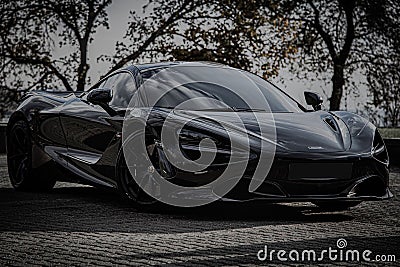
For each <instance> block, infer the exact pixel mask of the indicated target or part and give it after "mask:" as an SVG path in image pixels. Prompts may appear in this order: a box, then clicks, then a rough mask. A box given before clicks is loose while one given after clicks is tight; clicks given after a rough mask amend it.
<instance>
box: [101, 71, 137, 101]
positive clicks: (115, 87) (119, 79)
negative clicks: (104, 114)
mask: <svg viewBox="0 0 400 267" xmlns="http://www.w3.org/2000/svg"><path fill="white" fill-rule="evenodd" d="M104 88H108V89H111V90H112V91H113V98H112V100H111V102H110V106H113V107H116V108H126V107H127V106H128V105H129V102H130V100H131V98H132V96H133V94H134V93H135V91H136V85H135V81H134V79H133V77H132V76H131V75H130V74H129V73H126V72H122V73H118V74H115V75H113V76H111V77H109V78H108V79H107V82H106V83H105V84H104Z"/></svg>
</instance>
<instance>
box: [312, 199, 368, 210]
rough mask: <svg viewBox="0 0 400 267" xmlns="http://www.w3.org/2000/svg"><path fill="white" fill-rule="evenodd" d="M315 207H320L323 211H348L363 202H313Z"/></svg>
mask: <svg viewBox="0 0 400 267" xmlns="http://www.w3.org/2000/svg"><path fill="white" fill-rule="evenodd" d="M312 203H313V204H314V205H316V206H318V207H319V208H321V209H322V210H327V211H343V210H348V209H350V208H352V207H355V206H357V205H358V204H360V203H361V201H334V200H333V201H331V200H326V201H313V202H312Z"/></svg>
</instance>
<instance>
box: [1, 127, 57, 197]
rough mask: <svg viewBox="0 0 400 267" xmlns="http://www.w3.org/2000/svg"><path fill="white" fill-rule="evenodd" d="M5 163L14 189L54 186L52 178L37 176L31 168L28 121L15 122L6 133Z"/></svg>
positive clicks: (23, 189)
mask: <svg viewBox="0 0 400 267" xmlns="http://www.w3.org/2000/svg"><path fill="white" fill-rule="evenodd" d="M7 165H8V173H9V176H10V182H11V184H12V186H13V187H14V188H15V189H16V190H20V191H47V190H50V189H51V188H53V187H54V184H55V180H54V179H52V178H50V177H45V176H39V175H38V173H36V172H35V171H34V170H33V169H32V139H31V135H30V130H29V126H28V123H27V122H25V121H23V120H20V121H17V122H15V123H14V124H13V125H12V127H11V130H10V132H9V134H8V138H7Z"/></svg>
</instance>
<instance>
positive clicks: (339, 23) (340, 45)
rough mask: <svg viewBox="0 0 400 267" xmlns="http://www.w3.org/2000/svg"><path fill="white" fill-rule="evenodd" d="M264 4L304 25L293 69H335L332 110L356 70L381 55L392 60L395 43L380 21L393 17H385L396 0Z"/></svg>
mask: <svg viewBox="0 0 400 267" xmlns="http://www.w3.org/2000/svg"><path fill="white" fill-rule="evenodd" d="M263 3H264V6H266V7H268V8H269V9H270V10H272V11H273V12H275V13H276V14H277V16H278V17H279V16H280V17H282V18H286V19H288V20H289V21H291V22H292V23H295V22H297V23H298V26H299V27H298V29H297V30H298V34H297V36H298V37H299V38H298V43H297V45H298V48H299V52H300V53H299V57H298V58H297V60H296V61H295V63H296V64H294V65H292V70H293V71H295V72H297V73H299V74H304V73H326V72H330V73H332V76H331V77H332V79H331V80H332V93H331V97H330V99H329V100H330V109H331V110H338V109H339V108H340V103H341V100H342V96H343V91H344V89H345V87H346V85H348V82H349V78H350V77H351V75H352V74H353V72H354V71H358V70H363V69H365V68H366V65H368V64H373V63H374V62H375V61H374V59H376V58H387V56H386V55H387V51H388V49H390V47H388V46H387V42H386V38H385V36H384V35H383V34H382V32H381V31H379V30H378V29H377V27H376V25H374V23H375V22H374V21H376V20H379V21H380V23H381V26H382V24H384V25H387V23H388V22H389V21H390V20H388V19H387V18H386V19H385V18H384V16H385V15H386V13H385V11H387V10H389V9H391V8H393V6H397V7H398V6H399V3H398V2H396V1H392V0H382V1H375V0H334V1H329V0H322V1H314V0H302V1H279V2H275V1H269V0H267V1H263ZM378 11H380V12H378ZM299 69H301V70H302V71H300V72H299ZM304 71H305V72H304ZM364 74H365V72H364Z"/></svg>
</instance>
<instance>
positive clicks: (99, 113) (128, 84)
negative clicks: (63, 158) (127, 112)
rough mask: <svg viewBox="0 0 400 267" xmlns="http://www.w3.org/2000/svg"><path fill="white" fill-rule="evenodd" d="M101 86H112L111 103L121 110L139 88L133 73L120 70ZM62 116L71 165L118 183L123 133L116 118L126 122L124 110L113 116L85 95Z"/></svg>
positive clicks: (90, 176) (87, 175)
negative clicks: (117, 159) (117, 167)
mask: <svg viewBox="0 0 400 267" xmlns="http://www.w3.org/2000/svg"><path fill="white" fill-rule="evenodd" d="M100 86H101V87H102V88H108V89H112V91H113V98H112V100H111V102H110V103H109V105H110V107H112V108H113V109H115V110H119V111H123V110H124V108H126V106H127V104H128V103H129V100H130V95H129V94H130V92H133V91H134V90H135V89H136V87H135V83H134V79H133V77H132V75H131V74H130V73H129V72H120V73H116V74H114V75H112V76H110V77H109V78H107V79H106V80H104V82H102V83H101V84H100V85H99V88H100ZM60 117H61V122H62V125H63V128H64V132H65V135H66V141H67V147H68V155H69V160H70V162H69V164H70V166H71V168H73V169H74V170H75V171H77V172H81V173H79V174H80V175H81V176H83V177H85V178H87V179H88V180H92V181H94V182H97V183H99V182H100V181H101V182H105V183H107V184H108V185H112V186H115V185H116V181H115V177H114V176H115V164H116V158H117V155H118V151H119V147H120V146H119V142H120V136H121V134H120V129H119V128H118V127H116V121H117V122H118V121H119V122H120V123H121V124H122V121H123V113H120V115H115V116H110V114H108V113H107V112H106V111H105V110H104V109H103V108H102V107H100V106H99V105H93V104H91V103H89V102H88V101H87V100H86V97H82V98H77V99H75V101H72V102H70V103H68V104H67V105H65V107H64V109H63V110H62V111H61V112H60ZM95 179H98V180H100V181H97V180H95Z"/></svg>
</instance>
